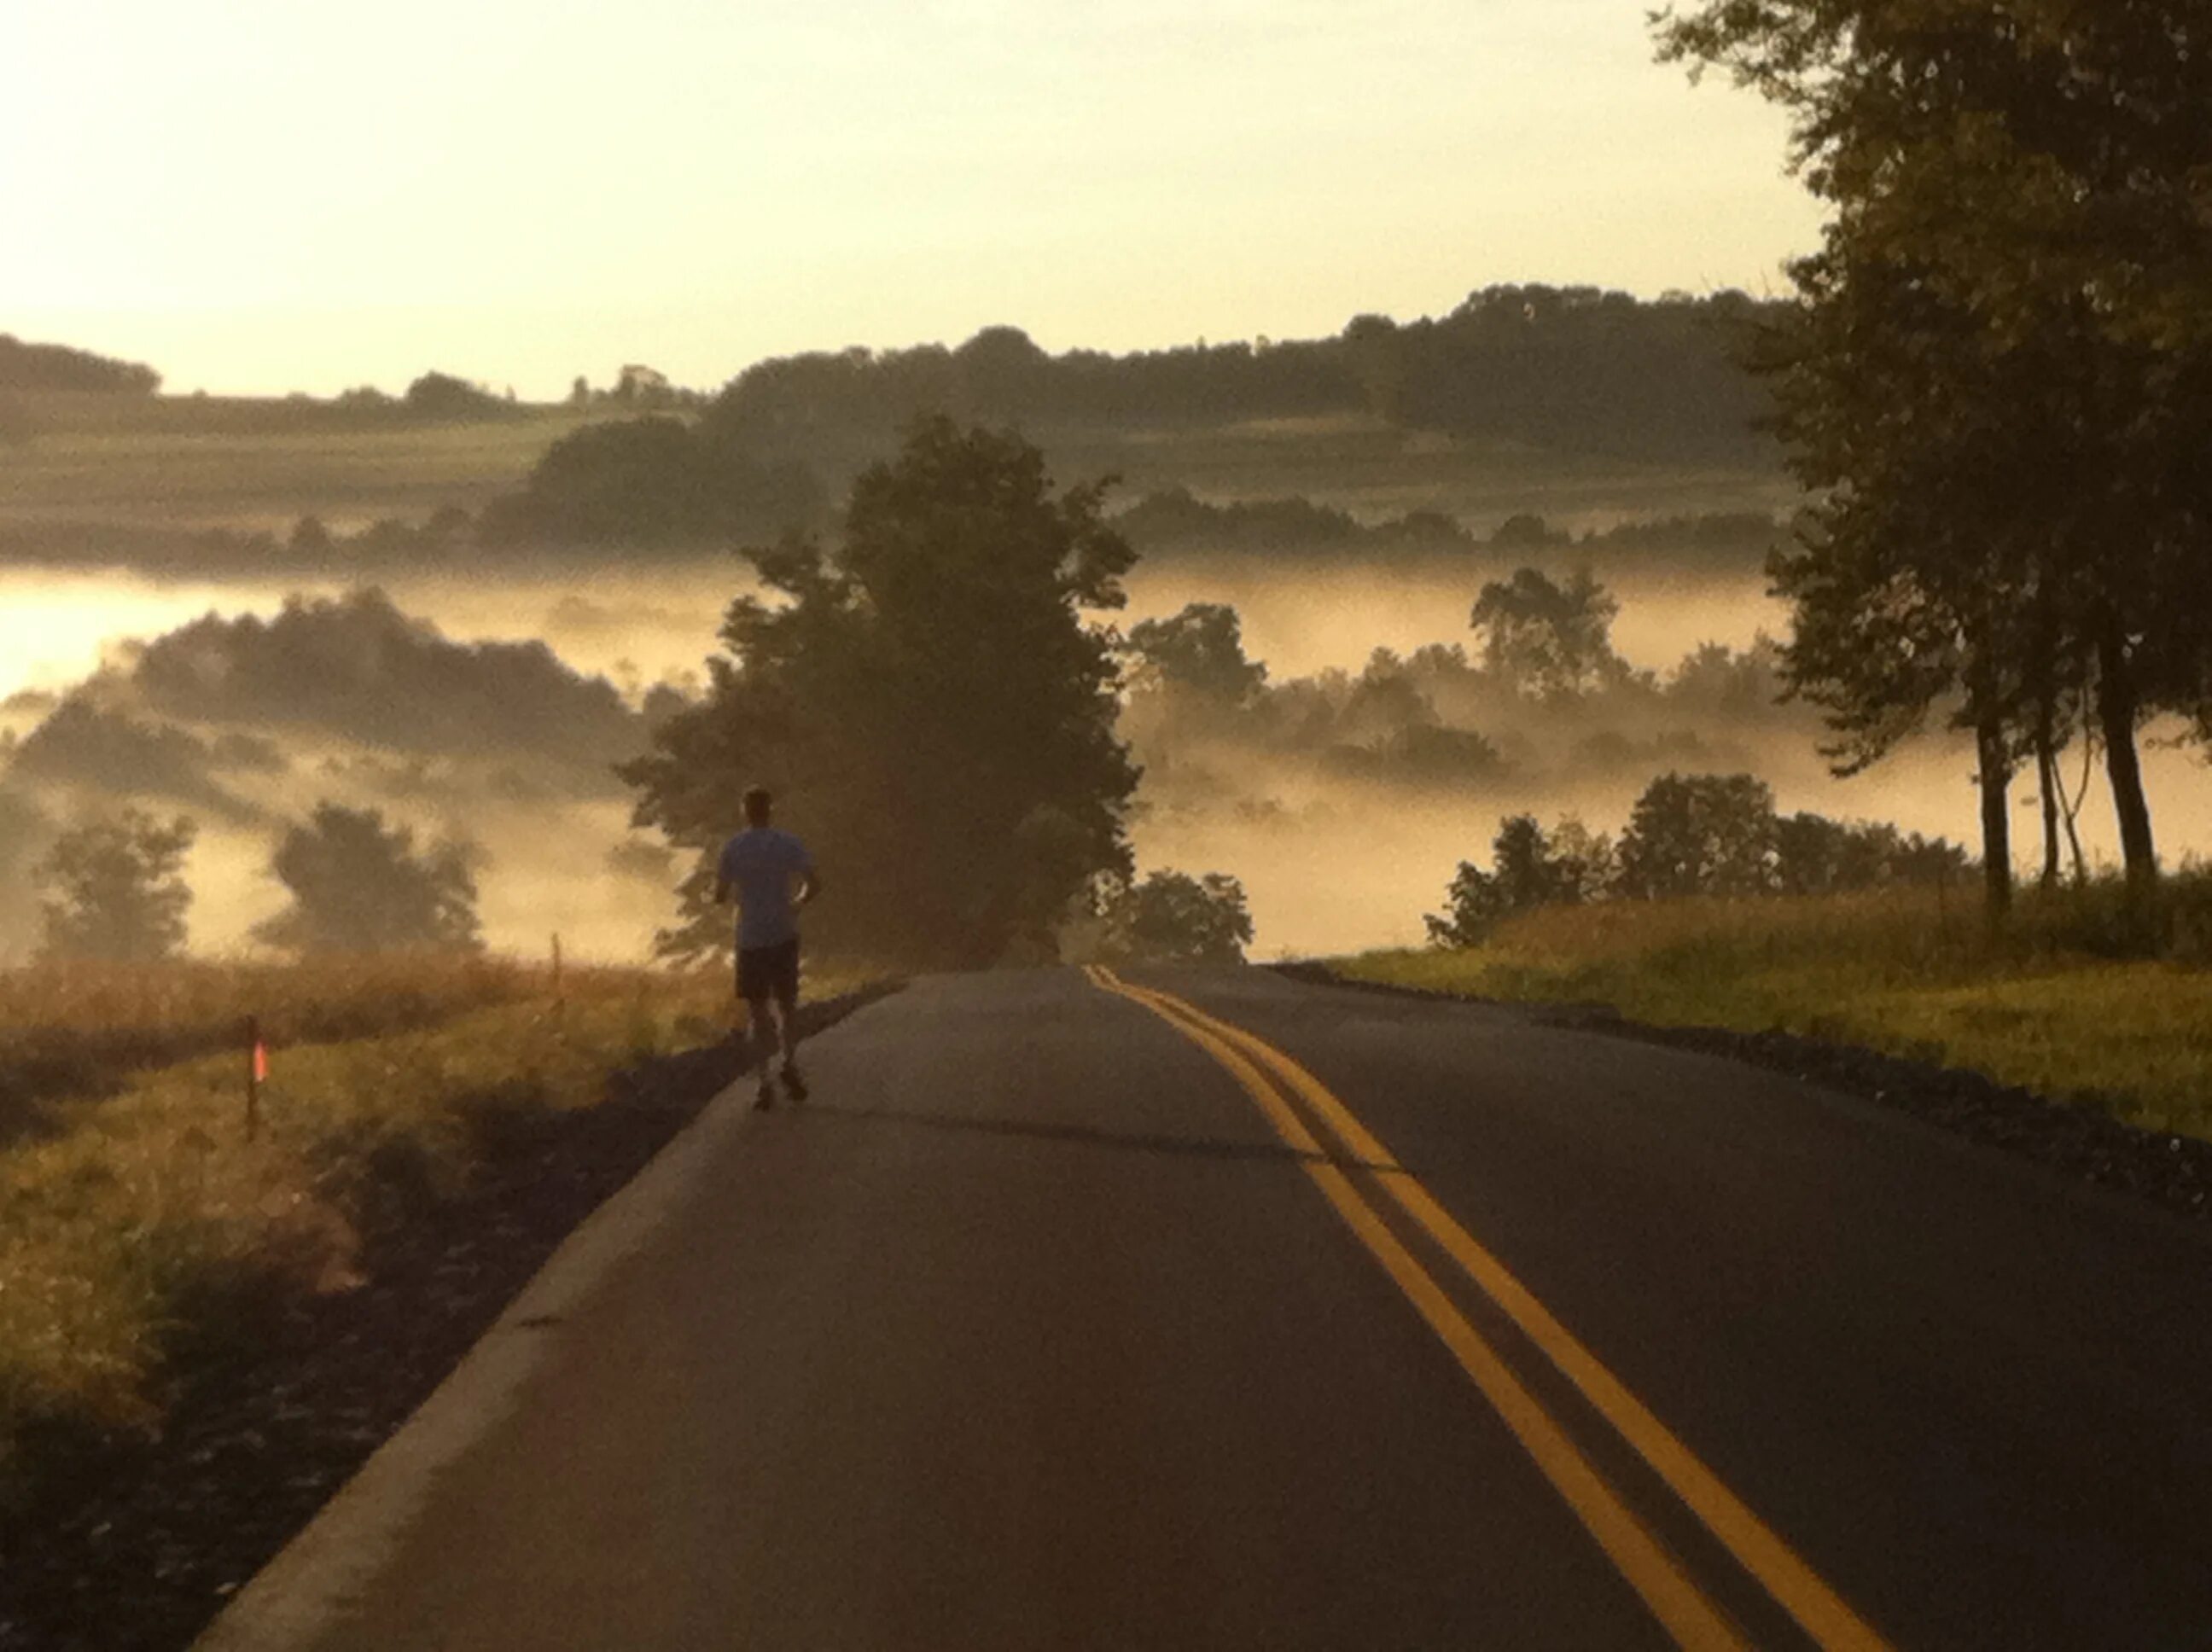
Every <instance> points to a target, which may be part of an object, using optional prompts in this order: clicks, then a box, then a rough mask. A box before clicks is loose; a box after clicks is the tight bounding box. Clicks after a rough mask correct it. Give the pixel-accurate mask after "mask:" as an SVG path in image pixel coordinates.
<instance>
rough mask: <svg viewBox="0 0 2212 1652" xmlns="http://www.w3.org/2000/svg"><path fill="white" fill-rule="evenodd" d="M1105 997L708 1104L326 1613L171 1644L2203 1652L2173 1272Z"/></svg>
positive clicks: (1730, 1078)
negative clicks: (746, 1106)
mask: <svg viewBox="0 0 2212 1652" xmlns="http://www.w3.org/2000/svg"><path fill="white" fill-rule="evenodd" d="M1129 976H1130V979H1129V982H1128V984H1127V987H1126V988H1125V989H1123V990H1114V989H1113V988H1114V984H1113V983H1111V982H1108V981H1100V980H1094V979H1092V978H1091V977H1089V976H1086V975H1085V973H1083V972H1080V971H1077V970H1072V969H1071V970H1054V971H1040V972H1034V973H1016V974H1000V975H978V976H968V977H957V978H947V979H939V980H931V981H922V982H920V983H918V984H916V985H915V986H914V987H911V988H910V989H908V991H906V992H905V993H901V994H899V995H897V996H896V997H894V998H891V999H886V1000H884V1001H883V1002H881V1003H879V1004H877V1005H873V1006H872V1007H871V1008H869V1009H867V1010H866V1011H862V1012H860V1014H858V1015H856V1016H854V1017H852V1018H851V1019H850V1020H848V1021H847V1022H846V1023H843V1024H842V1025H841V1026H839V1027H838V1028H837V1029H835V1030H834V1031H832V1032H831V1033H829V1034H828V1035H826V1036H824V1037H823V1038H822V1039H821V1040H820V1041H819V1042H818V1043H817V1045H816V1046H814V1047H813V1048H812V1049H811V1052H810V1059H809V1061H808V1066H809V1068H810V1072H811V1076H812V1077H813V1079H814V1082H815V1090H816V1093H815V1097H814V1099H813V1100H812V1101H811V1102H810V1103H809V1104H807V1105H806V1106H805V1107H804V1108H798V1109H794V1110H785V1111H779V1112H776V1113H773V1114H739V1113H738V1112H737V1111H736V1110H735V1108H734V1107H732V1108H729V1109H727V1110H726V1111H725V1112H724V1113H723V1114H720V1116H719V1117H716V1116H713V1115H710V1118H709V1120H708V1121H707V1123H706V1126H705V1127H704V1128H703V1130H702V1133H699V1134H698V1135H697V1137H696V1139H694V1140H693V1141H692V1142H691V1143H690V1152H691V1155H692V1158H693V1160H694V1161H695V1162H694V1163H692V1164H691V1166H690V1169H688V1170H687V1172H686V1175H685V1179H684V1181H682V1182H681V1184H680V1185H678V1184H676V1183H670V1184H668V1185H669V1186H670V1187H672V1188H674V1191H673V1192H670V1193H665V1195H664V1196H663V1197H662V1203H663V1205H665V1208H660V1209H654V1210H644V1209H643V1207H642V1206H641V1207H640V1210H639V1211H633V1212H631V1213H630V1216H629V1229H630V1231H629V1235H628V1237H627V1238H625V1240H624V1241H623V1254H621V1255H620V1257H619V1259H618V1260H616V1261H615V1262H613V1263H612V1264H611V1266H607V1267H605V1269H603V1270H602V1271H601V1272H599V1274H598V1275H596V1276H595V1278H594V1280H593V1282H592V1284H591V1285H590V1286H589V1288H588V1289H580V1290H578V1291H574V1292H572V1293H571V1297H570V1298H569V1299H564V1300H563V1301H562V1303H560V1306H559V1311H558V1312H557V1313H554V1314H546V1315H538V1316H535V1319H534V1321H533V1322H532V1323H527V1324H524V1323H520V1322H516V1321H509V1322H507V1324H505V1325H503V1326H502V1327H501V1329H499V1330H497V1331H495V1333H493V1337H492V1339H490V1341H489V1342H488V1344H487V1345H486V1349H485V1351H484V1358H485V1359H486V1360H488V1361H490V1362H492V1363H493V1364H496V1363H497V1362H498V1361H499V1360H500V1359H501V1357H504V1356H503V1355H502V1348H503V1347H504V1348H521V1347H523V1346H524V1345H525V1340H526V1339H527V1347H528V1350H529V1352H528V1355H527V1358H526V1359H524V1358H523V1357H521V1356H520V1355H517V1356H516V1357H515V1362H519V1363H513V1362H511V1363H513V1369H514V1370H515V1371H516V1372H518V1373H519V1375H517V1376H514V1378H513V1382H511V1384H510V1385H509V1387H510V1388H511V1392H509V1393H507V1394H506V1395H505V1397H504V1398H503V1400H501V1403H500V1404H498V1405H496V1406H478V1407H477V1409H478V1410H480V1411H482V1412H483V1415H480V1416H477V1417H476V1418H473V1420H472V1421H470V1422H469V1423H468V1424H467V1425H466V1426H465V1427H463V1428H460V1429H459V1430H458V1432H456V1431H455V1430H453V1428H450V1427H449V1428H447V1433H448V1434H451V1435H452V1436H453V1438H454V1439H455V1440H458V1441H459V1442H461V1443H459V1444H457V1445H453V1446H451V1447H450V1448H449V1449H446V1450H445V1451H444V1452H443V1458H444V1461H443V1462H442V1467H441V1470H440V1472H439V1473H437V1474H436V1475H435V1478H434V1479H431V1480H429V1481H428V1484H427V1485H420V1486H417V1487H416V1488H415V1490H414V1491H412V1492H410V1494H409V1495H408V1496H406V1497H401V1498H398V1499H394V1498H393V1497H391V1496H389V1495H386V1496H384V1497H383V1503H385V1504H386V1505H387V1506H386V1507H385V1508H384V1509H383V1512H382V1515H381V1516H380V1517H381V1518H382V1519H383V1521H384V1524H385V1526H386V1527H387V1528H388V1529H387V1530H386V1537H388V1539H389V1542H388V1545H387V1546H384V1547H381V1548H379V1549H377V1550H376V1552H375V1553H374V1557H373V1561H372V1560H370V1559H364V1558H362V1553H356V1554H355V1555H354V1556H353V1559H354V1561H355V1563H356V1564H355V1570H356V1575H355V1576H351V1577H349V1578H348V1579H346V1580H345V1581H344V1584H343V1590H342V1591H341V1592H342V1593H343V1594H345V1595H346V1596H347V1597H348V1599H347V1600H346V1602H345V1603H344V1604H343V1609H342V1610H339V1611H337V1612H336V1613H329V1612H325V1611H323V1610H321V1609H320V1605H319V1604H318V1603H317V1601H316V1600H315V1599H314V1598H313V1597H316V1596H317V1592H318V1591H321V1593H322V1594H323V1595H325V1596H327V1595H328V1594H329V1593H330V1592H331V1588H332V1587H333V1586H332V1585H331V1581H330V1576H329V1572H330V1568H329V1567H328V1566H327V1565H326V1564H325V1565H324V1566H322V1567H321V1568H320V1569H318V1568H316V1567H314V1566H295V1567H294V1568H292V1570H291V1573H290V1574H289V1575H287V1573H286V1569H285V1567H284V1566H283V1564H280V1565H279V1567H278V1568H277V1569H276V1570H274V1571H272V1572H271V1573H270V1574H267V1575H265V1581H264V1584H263V1585H261V1586H258V1588H257V1591H255V1592H252V1593H250V1594H249V1595H248V1597H247V1600H246V1602H245V1609H244V1610H242V1611H241V1612H240V1613H238V1614H237V1615H235V1616H234V1618H233V1619H231V1620H229V1622H228V1624H227V1625H225V1626H222V1628H223V1629H224V1630H225V1631H228V1634H229V1637H230V1638H228V1639H227V1640H226V1639H224V1638H223V1635H222V1633H220V1632H219V1633H218V1635H217V1637H216V1644H219V1645H221V1646H222V1647H223V1648H225V1649H226V1652H228V1649H230V1648H233V1647H236V1646H240V1645H246V1644H276V1643H279V1642H278V1640H276V1639H271V1638H268V1637H270V1636H272V1635H274V1634H275V1633H276V1631H273V1630H271V1629H270V1625H278V1624H282V1625H285V1626H286V1627H285V1628H284V1630H283V1635H282V1637H281V1643H283V1644H285V1645H288V1646H300V1647H308V1646H312V1647H313V1648H315V1649H318V1652H355V1649H359V1652H390V1649H399V1648H404V1649H422V1652H436V1649H454V1652H459V1649H468V1652H477V1649H483V1652H491V1649H501V1652H511V1649H536V1648H545V1649H571V1648H573V1649H579V1652H580V1649H615V1648H621V1649H664V1648H666V1649H674V1648H684V1649H690V1648H751V1647H758V1648H770V1649H815V1648H822V1649H865V1648H877V1647H882V1648H939V1647H943V1648H961V1649H984V1648H1060V1647H1068V1648H1084V1647H1099V1648H1151V1647H1252V1648H1266V1649H1278V1648H1297V1647H1328V1648H1352V1649H1367V1648H1498V1649H1522V1648H1530V1649H1541V1648H1553V1647H1557V1648H1573V1649H1593V1648H1595V1649H1603V1648H1614V1647H1620V1648H1643V1647H1655V1648H1663V1647H1667V1646H1670V1645H1676V1644H1681V1645H1692V1646H1699V1647H1704V1646H1723V1647H1724V1646H1757V1647H1797V1648H1802V1647H1808V1646H1826V1647H1844V1646H1869V1647H1878V1646H1883V1645H1891V1646H1896V1647H1900V1648H1919V1647H1993V1648H2006V1649H2026V1648H2038V1647H2052V1648H2066V1649H2107V1648H2111V1649H2121V1648H2204V1647H2212V1397H2208V1396H2212V1245H2208V1243H2207V1242H2206V1241H2205V1240H2204V1238H2203V1236H2199V1235H2197V1234H2196V1233H2194V1232H2192V1231H2191V1230H2185V1228H2183V1227H2182V1226H2181V1225H2180V1224H2178V1223H2174V1222H2172V1221H2169V1220H2167V1219H2165V1218H2160V1217H2156V1216H2153V1215H2148V1214H2145V1213H2142V1212H2136V1211H2135V1210H2133V1209H2131V1208H2129V1207H2126V1206H2122V1205H2120V1204H2118V1203H2117V1202H2115V1201H2110V1200H2106V1199H2104V1198H2103V1197H2101V1196H2100V1195H2096V1194H2093V1193H2087V1192H2084V1191H2079V1190H2076V1189H2074V1188H2072V1187H2069V1186H2067V1185H2064V1184H2062V1183H2060V1182H2058V1181H2055V1180H2052V1179H2050V1178H2048V1177H2047V1176H2046V1175H2045V1174H2044V1173H2042V1172H2041V1171H2039V1170H2037V1169H2033V1168H2032V1167H2028V1166H2025V1165H2021V1164H2017V1163H2013V1162H2011V1161H2008V1160H2005V1159H2002V1158H2001V1157H1996V1156H1993V1155H1990V1154H1986V1153H1984V1152H1982V1151H1978V1150H1974V1149H1971V1148H1967V1147H1966V1146H1963V1145H1957V1144H1954V1143H1952V1142H1950V1141H1948V1139H1944V1138H1942V1137H1939V1136H1936V1135H1935V1134H1933V1133H1929V1132H1927V1131H1924V1130H1923V1129H1922V1128H1920V1127H1917V1126H1916V1125H1913V1124H1911V1123H1910V1122H1907V1121H1903V1120H1900V1119H1898V1118H1895V1117H1893V1116H1891V1115H1889V1114H1885V1113H1883V1112H1881V1110H1880V1109H1877V1108H1871V1107H1868V1106H1864V1105H1862V1104H1860V1103H1857V1102H1850V1101H1848V1100H1844V1099H1843V1098H1840V1097H1837V1096H1832V1095H1829V1094H1827V1093H1825V1092H1821V1091H1818V1090H1812V1089H1808V1088H1807V1087H1804V1086H1801V1085H1797V1084H1792V1083H1790V1081H1788V1080H1786V1079H1783V1078H1777V1077H1775V1076H1773V1075H1771V1074H1768V1073H1765V1072H1758V1071H1754V1070H1752V1069H1748V1068H1744V1067H1740V1066H1734V1065H1732V1064H1729V1063H1727V1062H1724V1061H1720V1060H1713V1059H1711V1058H1707V1057H1703V1056H1699V1055H1693V1054H1685V1053H1680V1052H1674V1051H1669V1050H1663V1049H1659V1048H1651V1047H1649V1046H1645V1045H1642V1044H1638V1043H1634V1042H1626V1041H1620V1040H1612V1039H1607V1038H1604V1037H1601V1036H1589V1035H1583V1034H1576V1033H1570V1032H1565V1031H1561V1030H1557V1029H1547V1028H1544V1027H1542V1026H1541V1025H1538V1024H1535V1023H1532V1022H1531V1021H1529V1020H1528V1019H1527V1018H1525V1017H1521V1016H1519V1015H1516V1014H1514V1013H1511V1012H1508V1011H1498V1010H1491V1009H1484V1008H1480V1007H1474V1006H1458V1005H1437V1004H1431V1003H1425V1002H1419V1001H1414V1000H1409V999H1390V998H1384V997H1380V996H1376V995H1370V994H1364V993H1350V992H1344V991H1339V990H1332V989H1328V988H1323V987H1311V986H1304V985H1297V984H1293V983H1291V982H1287V981H1283V980H1281V979H1279V978H1278V977H1275V976H1273V975H1268V974H1266V973H1263V972H1257V971H1254V972H1213V973H1200V972H1180V973H1176V972H1146V971H1132V972H1129ZM1155 993H1166V994H1170V995H1171V996H1166V997H1162V996H1156V995H1154V994H1155ZM1247 1035H1249V1036H1247ZM1255 1041H1256V1042H1255ZM1285 1058H1287V1059H1285ZM660 1168H661V1167H659V1166H656V1167H655V1169H656V1170H658V1169H660ZM653 1174H654V1173H653V1172H652V1171H649V1172H648V1173H647V1179H648V1180H650V1179H651V1178H652V1177H653ZM557 1266H558V1264H557V1263H556V1267H557ZM523 1305H524V1306H525V1307H526V1306H527V1305H528V1303H527V1299H526V1303H524V1304H523ZM501 1339H506V1341H505V1342H504V1343H502V1340H501ZM434 1406H435V1402H434ZM464 1408H465V1407H461V1406H454V1407H451V1408H449V1410H453V1411H456V1412H457V1411H459V1410H460V1409H464ZM447 1421H448V1423H449V1424H450V1422H451V1418H450V1417H449V1418H448V1419H447ZM405 1438H406V1436H403V1442H404V1440H405ZM400 1455H404V1452H403V1453H401V1454H400ZM374 1473H375V1472H374V1469H373V1470H372V1473H371V1476H370V1477H368V1479H369V1481H374ZM388 1478H397V1476H396V1475H395V1476H390V1477H388ZM364 1483H365V1484H366V1483H368V1482H364ZM359 1501H362V1499H356V1502H359ZM368 1501H375V1499H374V1498H371V1499H368ZM395 1502H396V1503H397V1504H398V1505H399V1506H401V1507H402V1508H403V1509H404V1517H399V1516H394V1515H392V1512H391V1507H390V1506H388V1505H393V1504H394V1503H395ZM345 1512H346V1510H345V1505H343V1503H342V1504H341V1505H340V1513H341V1514H342V1515H343V1514H344V1513H345ZM372 1513H374V1511H372ZM351 1514H352V1515H353V1516H355V1517H356V1518H358V1516H359V1515H360V1514H361V1509H359V1508H356V1509H353V1510H351ZM371 1524H374V1519H373V1520H372V1521H371ZM331 1530H334V1531H336V1532H337V1538H338V1540H340V1541H339V1543H338V1546H339V1547H343V1546H344V1544H345V1543H347V1542H351V1543H353V1544H354V1546H355V1547H356V1549H357V1550H358V1549H361V1548H362V1545H361V1543H360V1542H359V1540H356V1539H352V1538H349V1536H348V1534H347V1532H346V1530H345V1529H343V1521H335V1523H334V1525H333V1527H332V1528H331ZM324 1535H325V1538H328V1537H330V1536H331V1531H326V1532H325V1534H324ZM309 1547H310V1548H312V1547H313V1545H312V1544H311V1545H310V1546H309ZM330 1547H331V1544H329V1543H326V1544H325V1549H326V1550H327V1549H329V1548H330ZM325 1558H327V1555H326V1556H325ZM287 1594H289V1596H291V1597H292V1599H291V1600H289V1606H290V1607H291V1608H294V1609H292V1610H289V1612H288V1611H287V1610H284V1609H283V1608H285V1607H286V1606H287V1605H288V1602H287V1601H286V1600H283V1599H280V1598H278V1597H279V1596H283V1595H287ZM302 1600H307V1606H304V1607H303V1606H301V1601H302ZM272 1602H273V1605H274V1607H275V1608H276V1609H272ZM323 1604H326V1601H325V1602H323ZM256 1634H259V1635H261V1636H263V1637H264V1638H262V1639H260V1640H258V1641H257V1640H255V1639H254V1636H255V1635H256Z"/></svg>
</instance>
